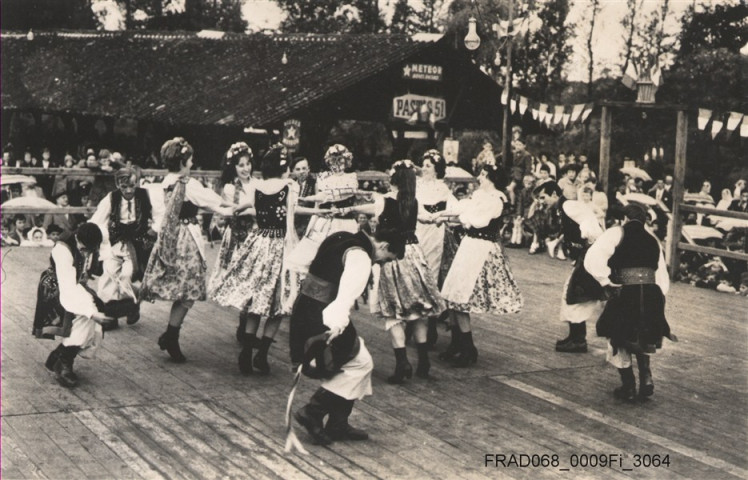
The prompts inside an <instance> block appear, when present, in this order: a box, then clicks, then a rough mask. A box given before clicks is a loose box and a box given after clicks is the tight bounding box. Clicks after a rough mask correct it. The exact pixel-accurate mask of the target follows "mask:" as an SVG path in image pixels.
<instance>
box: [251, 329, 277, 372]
mask: <svg viewBox="0 0 748 480" xmlns="http://www.w3.org/2000/svg"><path fill="white" fill-rule="evenodd" d="M271 343H273V339H272V338H270V337H262V340H260V342H259V346H258V348H257V354H256V355H255V358H254V360H253V361H252V365H254V367H255V368H256V369H257V371H258V372H259V373H261V374H263V375H267V374H268V373H270V364H269V363H268V351H269V350H270V344H271Z"/></svg>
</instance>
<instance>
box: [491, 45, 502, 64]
mask: <svg viewBox="0 0 748 480" xmlns="http://www.w3.org/2000/svg"><path fill="white" fill-rule="evenodd" d="M493 64H494V65H496V66H497V67H500V66H501V52H500V51H499V50H498V49H496V56H495V57H493Z"/></svg>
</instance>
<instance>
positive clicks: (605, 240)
mask: <svg viewBox="0 0 748 480" xmlns="http://www.w3.org/2000/svg"><path fill="white" fill-rule="evenodd" d="M624 215H625V222H624V224H623V226H621V227H613V228H610V229H608V230H606V231H605V232H604V233H603V234H602V235H601V236H600V237H599V238H598V239H597V241H596V242H595V243H594V244H593V245H592V246H591V247H590V249H589V250H588V251H587V256H586V257H585V259H584V268H585V269H586V270H587V271H588V272H589V273H590V274H591V275H592V276H593V277H594V278H595V279H596V280H597V281H598V282H599V283H600V285H601V286H602V287H603V288H604V289H605V291H606V293H607V296H608V298H609V299H608V303H607V305H606V306H605V310H604V311H603V313H602V315H601V316H600V319H599V320H598V321H597V334H598V335H599V336H601V337H607V338H608V339H609V345H608V353H607V360H608V362H610V363H611V364H612V365H613V366H615V367H616V368H618V372H619V373H620V375H621V380H622V385H621V386H620V387H618V388H616V389H615V390H614V392H613V393H614V395H615V396H616V398H618V399H621V400H625V401H629V402H631V401H634V400H635V399H636V378H635V377H634V371H633V368H632V362H631V356H632V354H633V355H636V362H637V365H638V367H639V397H640V398H641V399H646V398H647V397H650V396H652V395H653V394H654V383H653V381H652V372H651V370H650V366H649V365H650V362H649V356H650V355H651V354H653V353H655V352H656V350H657V349H658V348H660V347H661V346H662V337H667V338H669V339H670V340H672V341H676V338H675V336H674V335H672V334H671V333H670V326H669V325H668V323H667V320H666V319H665V295H666V294H667V292H668V289H669V287H670V280H669V278H668V273H667V269H666V266H665V258H664V256H663V253H662V249H661V248H660V243H659V241H658V240H657V239H656V238H655V237H654V236H653V235H652V234H651V233H650V232H648V231H647V230H646V229H645V223H646V220H647V210H646V209H645V208H644V207H643V206H641V205H639V204H636V203H630V204H629V205H627V206H626V207H625V208H624Z"/></svg>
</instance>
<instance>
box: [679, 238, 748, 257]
mask: <svg viewBox="0 0 748 480" xmlns="http://www.w3.org/2000/svg"><path fill="white" fill-rule="evenodd" d="M678 248H679V249H681V250H689V251H691V252H699V253H706V254H708V255H715V256H717V257H726V258H734V259H735V260H742V261H744V262H748V253H743V252H733V251H730V250H722V249H721V248H712V247H702V246H701V245H691V244H690V243H685V242H680V243H678Z"/></svg>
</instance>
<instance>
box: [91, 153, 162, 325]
mask: <svg viewBox="0 0 748 480" xmlns="http://www.w3.org/2000/svg"><path fill="white" fill-rule="evenodd" d="M114 180H115V183H116V185H117V190H114V191H113V192H110V193H108V194H107V195H106V196H105V197H104V198H103V199H102V200H101V202H99V206H98V208H97V209H96V212H94V214H93V216H92V217H91V221H92V222H94V223H96V224H97V225H99V227H100V228H101V231H102V233H103V237H104V240H103V244H102V248H101V257H102V260H103V263H104V273H103V275H102V276H101V279H100V280H99V285H98V292H97V293H98V295H99V297H100V298H101V299H102V300H104V301H105V302H110V301H119V302H123V303H135V304H138V298H137V293H136V289H135V287H134V285H133V283H134V282H138V281H139V280H141V279H142V278H143V272H144V271H145V268H146V266H147V265H148V257H149V256H150V254H151V249H152V248H153V244H154V242H155V236H156V234H155V232H153V230H151V226H150V223H151V221H152V214H151V202H150V200H149V197H148V191H147V190H146V189H144V188H139V187H138V184H139V180H140V169H139V168H137V167H125V168H121V169H120V170H118V171H117V172H116V173H115V174H114ZM139 318H140V308H139V307H137V308H135V309H134V310H133V311H132V314H131V315H129V316H128V317H127V324H128V325H132V324H134V323H135V322H137V321H138V319H139ZM115 322H116V320H115ZM115 326H116V323H115Z"/></svg>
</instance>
